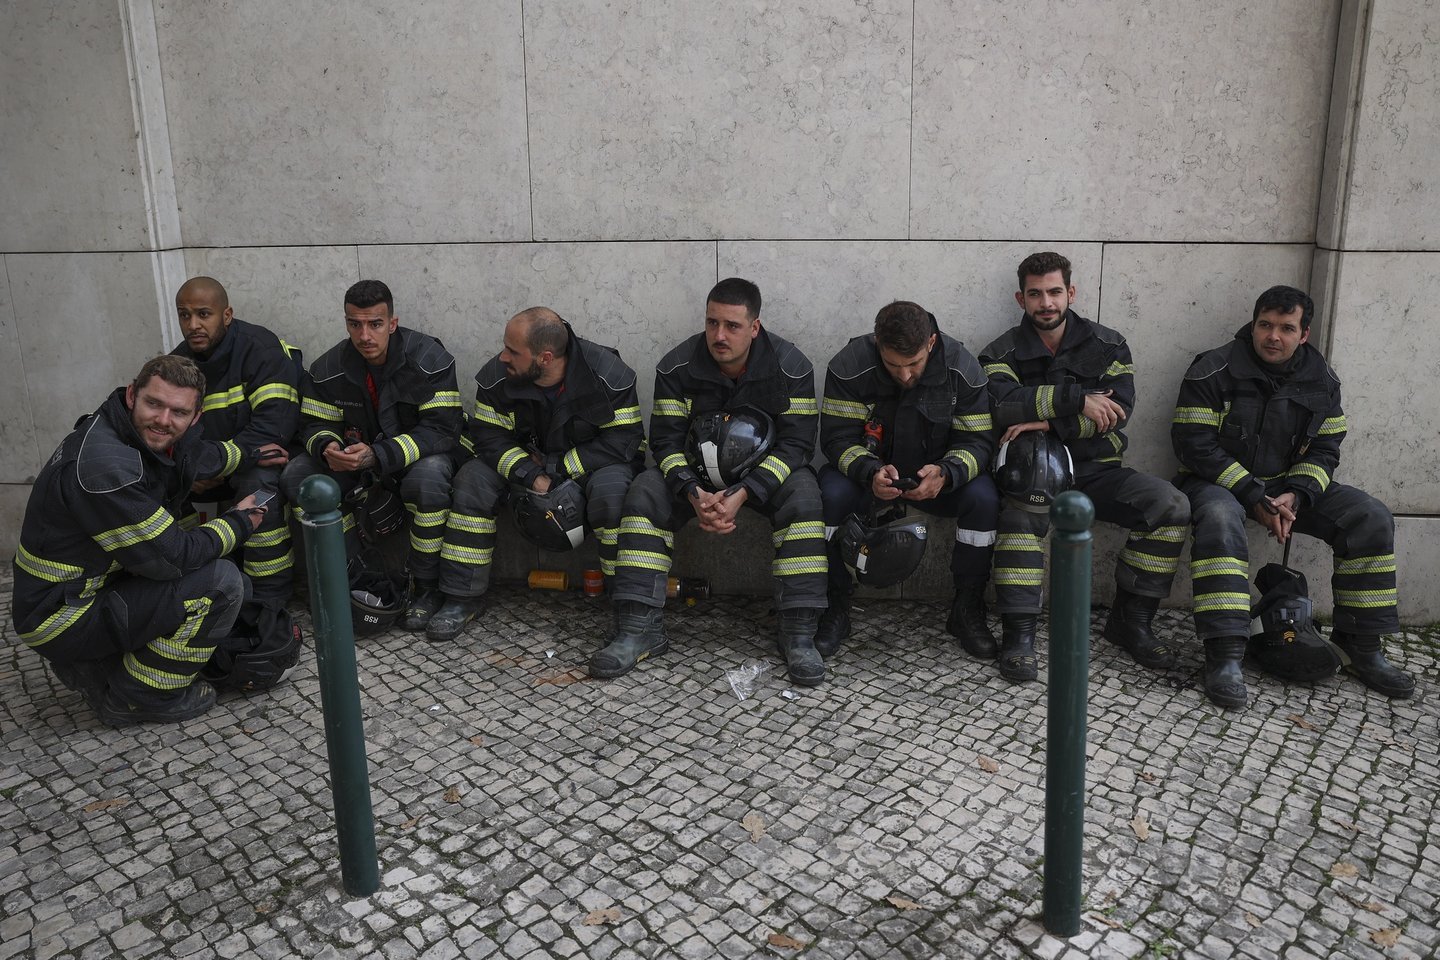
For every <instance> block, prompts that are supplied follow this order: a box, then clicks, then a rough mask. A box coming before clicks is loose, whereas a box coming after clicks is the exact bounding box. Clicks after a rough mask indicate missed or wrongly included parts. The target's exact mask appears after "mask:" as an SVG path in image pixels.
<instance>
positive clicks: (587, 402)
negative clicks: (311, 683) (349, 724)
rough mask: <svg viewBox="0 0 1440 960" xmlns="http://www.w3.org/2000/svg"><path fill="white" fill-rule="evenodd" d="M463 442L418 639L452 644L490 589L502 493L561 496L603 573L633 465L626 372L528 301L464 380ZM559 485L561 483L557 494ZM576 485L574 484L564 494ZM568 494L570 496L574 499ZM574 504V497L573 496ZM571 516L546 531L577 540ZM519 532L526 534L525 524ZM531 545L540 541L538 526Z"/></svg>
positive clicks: (637, 462) (631, 393)
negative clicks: (493, 351)
mask: <svg viewBox="0 0 1440 960" xmlns="http://www.w3.org/2000/svg"><path fill="white" fill-rule="evenodd" d="M475 383H476V391H475V411H474V416H473V417H472V418H471V420H470V424H469V431H470V439H471V441H472V443H473V444H474V447H475V459H474V460H471V461H469V462H468V463H466V464H465V465H464V466H463V467H461V468H460V471H459V472H458V473H457V474H456V475H455V491H454V499H453V501H452V503H451V506H450V516H449V519H448V520H447V521H446V525H445V543H444V546H442V547H441V548H440V589H441V592H442V593H444V595H445V600H444V603H443V605H442V606H441V607H440V608H439V609H438V610H437V611H436V613H435V614H434V615H433V616H431V617H430V618H429V620H428V621H427V622H426V623H424V624H421V623H417V622H414V621H411V620H409V619H408V618H407V623H406V625H407V626H408V627H409V628H410V629H412V630H414V629H424V630H425V635H426V637H428V638H429V639H430V640H436V641H444V640H453V639H455V637H457V636H458V635H459V634H460V632H461V631H462V630H463V629H464V628H465V625H466V624H467V623H469V622H470V621H471V620H472V619H474V617H475V614H476V613H477V612H478V611H479V609H480V598H481V597H482V596H483V595H484V593H485V590H486V589H487V588H488V587H489V585H490V561H491V556H492V554H493V552H494V549H495V515H496V513H497V512H498V511H499V509H500V506H501V505H502V504H503V503H504V502H505V501H506V499H507V498H510V497H515V496H527V495H530V494H533V495H537V496H540V497H541V498H542V499H539V500H535V501H533V502H534V503H537V504H540V508H539V515H540V516H544V514H545V513H546V512H547V511H548V510H549V509H550V503H549V501H548V500H547V499H544V497H545V495H549V494H552V493H553V494H554V496H555V497H556V498H560V497H565V498H566V499H565V500H564V502H563V503H564V505H559V504H558V503H557V505H556V507H555V510H556V512H560V513H563V512H564V510H565V507H566V506H569V507H575V508H578V510H579V511H582V512H583V520H584V527H588V528H589V530H591V531H592V532H593V533H594V534H595V539H596V540H597V541H598V544H599V548H600V567H601V569H602V570H603V571H604V573H605V576H606V577H607V578H608V577H609V576H610V575H611V574H613V573H614V571H615V547H616V542H617V538H618V534H619V527H620V511H621V507H622V506H623V504H624V502H625V491H626V490H627V489H628V488H629V486H630V481H631V480H632V479H634V477H635V475H636V474H637V473H638V472H639V471H640V468H641V467H642V466H643V465H644V452H643V441H644V439H645V433H644V428H643V426H642V425H641V420H640V401H639V398H638V397H637V395H636V393H635V371H634V370H631V369H630V368H629V367H628V366H626V365H625V362H624V361H623V360H621V359H620V355H619V353H617V352H616V351H615V350H614V349H613V348H611V347H605V346H601V345H599V344H596V343H591V342H590V341H589V340H582V339H581V338H579V337H577V336H576V335H575V331H574V330H572V329H571V327H570V324H569V323H567V322H566V321H565V320H563V319H561V317H560V315H559V314H557V313H556V312H555V311H554V310H551V309H549V308H548V307H531V308H529V309H528V310H522V311H520V312H519V313H517V314H516V315H515V316H513V317H511V318H510V322H509V323H507V324H506V325H505V337H504V345H503V349H502V350H501V351H500V353H499V354H497V355H496V356H495V357H494V358H493V359H492V360H490V362H489V363H487V364H485V366H483V367H481V368H480V372H479V373H477V374H476V375H475ZM566 481H574V486H573V487H567V488H564V489H561V488H562V485H563V484H565V482H566ZM576 488H578V490H577V489H576ZM577 494H578V497H577V496H576V495H577ZM582 500H583V503H582V502H580V501H582ZM579 520H580V514H579V513H577V514H576V515H574V517H573V518H572V521H571V522H572V523H573V524H575V525H574V526H571V525H570V524H565V523H563V522H562V526H563V527H569V529H562V528H561V527H557V528H556V530H550V531H548V534H549V535H550V536H554V535H556V534H557V531H558V535H559V536H561V537H562V538H563V537H564V536H565V534H566V533H570V534H571V535H572V536H573V539H572V540H570V542H571V543H572V544H573V543H577V542H578V541H579V537H580V536H581V535H582V533H583V528H581V527H580V526H578V524H579ZM522 532H526V533H527V536H531V537H532V538H534V537H535V536H536V531H534V530H527V529H526V528H525V527H524V526H522ZM539 536H540V540H539V541H537V542H539V544H540V545H541V546H542V547H543V546H545V536H546V532H541V533H540V534H539Z"/></svg>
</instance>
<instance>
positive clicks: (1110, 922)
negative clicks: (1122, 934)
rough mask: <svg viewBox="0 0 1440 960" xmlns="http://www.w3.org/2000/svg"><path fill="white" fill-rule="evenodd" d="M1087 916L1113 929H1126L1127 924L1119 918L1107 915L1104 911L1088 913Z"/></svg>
mask: <svg viewBox="0 0 1440 960" xmlns="http://www.w3.org/2000/svg"><path fill="white" fill-rule="evenodd" d="M1086 916H1088V917H1089V918H1090V919H1091V920H1094V921H1095V922H1096V923H1101V924H1104V925H1105V926H1107V927H1109V928H1110V929H1111V930H1124V929H1125V924H1123V923H1121V922H1120V921H1119V920H1116V919H1115V918H1114V917H1107V916H1105V915H1104V914H1103V913H1089V914H1086Z"/></svg>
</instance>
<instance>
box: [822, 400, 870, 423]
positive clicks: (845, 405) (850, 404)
mask: <svg viewBox="0 0 1440 960" xmlns="http://www.w3.org/2000/svg"><path fill="white" fill-rule="evenodd" d="M820 412H821V413H823V414H824V415H825V416H827V417H844V418H845V419H846V420H868V419H869V418H870V408H869V407H868V406H866V405H865V404H863V403H856V402H855V401H854V400H841V399H840V398H839V397H826V398H825V399H824V401H823V402H821V404H820Z"/></svg>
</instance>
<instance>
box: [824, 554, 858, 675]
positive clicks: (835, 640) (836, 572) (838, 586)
mask: <svg viewBox="0 0 1440 960" xmlns="http://www.w3.org/2000/svg"><path fill="white" fill-rule="evenodd" d="M825 552H826V554H827V557H828V560H829V564H830V572H829V573H828V574H826V583H825V593H826V596H827V597H828V598H829V601H830V606H828V607H826V608H825V612H824V613H822V614H820V625H819V626H818V627H816V628H815V649H816V650H819V651H820V656H822V657H824V658H825V659H826V660H829V659H830V658H831V657H832V656H834V655H835V654H836V653H838V652H840V644H842V643H844V642H845V641H846V640H848V639H849V638H850V626H851V624H850V595H851V594H853V593H854V592H855V581H854V580H852V579H851V578H850V568H849V567H847V566H845V561H844V560H843V559H841V557H840V535H839V534H838V533H837V534H835V536H833V537H831V538H830V542H829V543H827V544H826V545H825Z"/></svg>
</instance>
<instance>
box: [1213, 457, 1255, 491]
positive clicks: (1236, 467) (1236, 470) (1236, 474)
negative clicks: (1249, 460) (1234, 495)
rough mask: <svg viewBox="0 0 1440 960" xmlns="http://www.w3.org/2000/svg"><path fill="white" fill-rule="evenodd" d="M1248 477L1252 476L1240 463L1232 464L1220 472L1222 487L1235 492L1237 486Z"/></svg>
mask: <svg viewBox="0 0 1440 960" xmlns="http://www.w3.org/2000/svg"><path fill="white" fill-rule="evenodd" d="M1248 476H1250V471H1249V470H1246V469H1245V468H1244V467H1242V466H1240V464H1238V463H1232V464H1230V466H1228V467H1226V468H1225V469H1224V470H1221V471H1220V478H1219V479H1220V486H1222V487H1224V488H1225V489H1227V490H1234V489H1235V485H1236V484H1238V483H1239V482H1240V481H1241V480H1244V479H1245V478H1246V477H1248Z"/></svg>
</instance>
